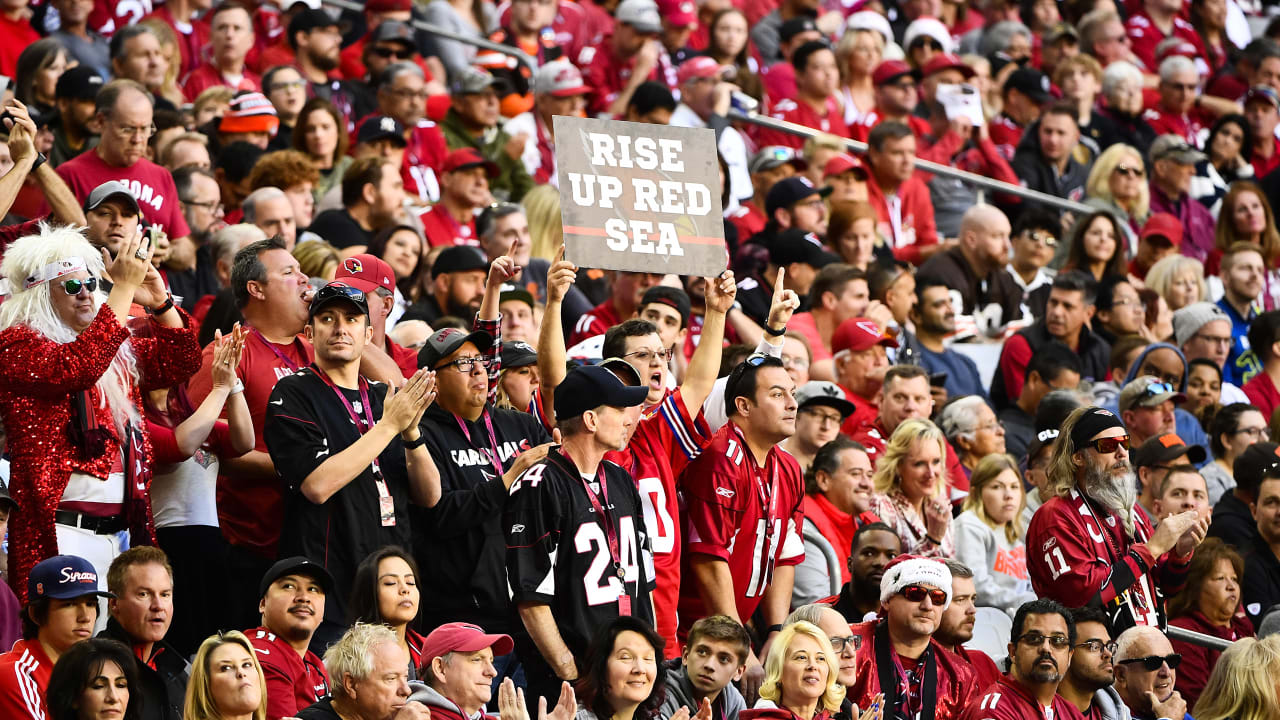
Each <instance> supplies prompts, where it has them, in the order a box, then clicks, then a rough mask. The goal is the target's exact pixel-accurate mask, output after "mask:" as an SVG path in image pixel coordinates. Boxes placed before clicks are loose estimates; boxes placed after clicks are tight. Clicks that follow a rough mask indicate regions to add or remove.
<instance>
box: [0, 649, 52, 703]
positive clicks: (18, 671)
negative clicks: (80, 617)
mask: <svg viewBox="0 0 1280 720" xmlns="http://www.w3.org/2000/svg"><path fill="white" fill-rule="evenodd" d="M51 674H53V661H52V660H50V659H49V656H48V655H45V653H44V648H42V647H40V641H39V640H19V641H18V642H16V643H14V644H13V649H12V650H10V651H9V652H7V653H5V654H3V655H0V717H2V718H6V719H7V720H45V718H46V717H48V715H49V709H48V704H47V703H46V702H45V689H46V688H48V687H49V676H50V675H51Z"/></svg>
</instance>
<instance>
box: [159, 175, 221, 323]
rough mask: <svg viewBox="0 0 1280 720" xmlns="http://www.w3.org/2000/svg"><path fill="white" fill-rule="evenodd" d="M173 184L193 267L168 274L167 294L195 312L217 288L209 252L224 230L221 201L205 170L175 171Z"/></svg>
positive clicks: (212, 261)
mask: <svg viewBox="0 0 1280 720" xmlns="http://www.w3.org/2000/svg"><path fill="white" fill-rule="evenodd" d="M173 183H174V185H175V186H176V187H177V189H178V202H179V204H180V205H181V207H182V216H183V217H184V218H186V221H187V227H188V228H190V229H191V240H192V242H194V243H195V245H196V266H195V268H194V269H191V270H170V271H168V273H166V275H167V277H166V279H167V280H168V281H169V290H170V291H171V292H173V294H174V295H175V296H181V297H182V307H183V309H185V310H194V309H195V307H196V303H198V302H200V299H201V298H203V297H205V296H206V295H213V294H214V293H216V292H218V289H219V287H220V285H219V283H218V275H217V272H216V262H215V259H214V258H213V257H212V256H211V255H210V252H209V238H211V237H212V236H213V233H214V232H216V231H217V230H219V229H220V228H223V227H225V226H226V223H225V222H223V219H222V218H223V209H222V198H221V194H220V192H219V190H218V181H217V179H216V178H214V176H213V173H211V172H209V171H208V170H207V169H204V168H200V167H196V166H194V165H189V166H186V167H181V168H178V169H177V170H175V171H174V172H173Z"/></svg>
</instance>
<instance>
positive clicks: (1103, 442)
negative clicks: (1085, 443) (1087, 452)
mask: <svg viewBox="0 0 1280 720" xmlns="http://www.w3.org/2000/svg"><path fill="white" fill-rule="evenodd" d="M1089 447H1092V448H1093V449H1094V450H1097V451H1098V452H1099V453H1101V454H1103V455H1114V454H1115V452H1116V450H1117V449H1119V448H1124V449H1125V450H1128V449H1129V436H1128V435H1116V436H1115V437H1105V438H1098V439H1097V440H1094V441H1092V442H1090V443H1089Z"/></svg>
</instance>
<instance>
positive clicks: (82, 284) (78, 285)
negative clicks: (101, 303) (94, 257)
mask: <svg viewBox="0 0 1280 720" xmlns="http://www.w3.org/2000/svg"><path fill="white" fill-rule="evenodd" d="M59 286H60V287H61V288H62V292H64V293H66V294H68V295H70V296H71V297H75V296H77V295H79V294H80V291H81V290H88V291H89V292H90V293H93V292H94V291H96V290H97V289H98V278H96V277H87V278H85V279H84V280H81V279H79V278H69V279H67V280H63V281H62V282H61V283H60V284H59Z"/></svg>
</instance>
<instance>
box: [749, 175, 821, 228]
mask: <svg viewBox="0 0 1280 720" xmlns="http://www.w3.org/2000/svg"><path fill="white" fill-rule="evenodd" d="M832 189H833V188H832V187H831V186H829V185H826V186H823V187H815V186H814V184H813V183H812V182H810V181H809V178H807V177H804V176H803V175H793V176H792V177H789V178H783V179H781V180H779V181H778V182H776V183H774V184H773V187H771V188H769V194H768V195H765V198H764V209H765V214H766V215H768V216H769V217H770V218H772V217H773V211H774V210H777V209H778V208H789V207H791V206H792V205H795V204H796V203H798V202H800V201H801V200H804V199H805V198H807V197H810V196H812V195H817V196H819V197H826V196H828V195H830V194H831V191H832Z"/></svg>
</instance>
